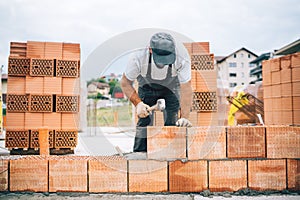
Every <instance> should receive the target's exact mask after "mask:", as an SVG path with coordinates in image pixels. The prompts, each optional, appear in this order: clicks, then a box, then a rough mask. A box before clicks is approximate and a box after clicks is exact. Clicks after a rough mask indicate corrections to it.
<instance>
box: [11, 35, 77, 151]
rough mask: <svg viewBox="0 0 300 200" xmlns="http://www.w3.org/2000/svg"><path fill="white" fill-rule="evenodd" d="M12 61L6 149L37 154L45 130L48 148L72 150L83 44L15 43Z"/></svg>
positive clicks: (73, 146)
mask: <svg viewBox="0 0 300 200" xmlns="http://www.w3.org/2000/svg"><path fill="white" fill-rule="evenodd" d="M8 60H9V61H8V84H7V126H6V147H7V148H9V149H15V148H19V149H23V150H28V149H35V150H37V149H38V148H39V143H38V136H39V133H38V130H39V129H40V128H42V127H47V128H48V129H49V144H50V148H56V149H62V148H69V149H74V148H75V147H76V145H77V134H78V130H79V95H80V92H79V88H80V87H79V71H80V45H79V44H75V43H58V42H36V41H27V42H25V43H20V42H11V44H10V56H9V59H8Z"/></svg>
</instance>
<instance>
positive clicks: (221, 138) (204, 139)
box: [187, 126, 226, 160]
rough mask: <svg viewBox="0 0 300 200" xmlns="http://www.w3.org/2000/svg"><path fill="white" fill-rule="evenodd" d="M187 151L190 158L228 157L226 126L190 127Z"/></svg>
mask: <svg viewBox="0 0 300 200" xmlns="http://www.w3.org/2000/svg"><path fill="white" fill-rule="evenodd" d="M187 152H188V158H189V160H198V159H220V158H226V132H225V127H218V126H201V127H193V128H188V143H187Z"/></svg>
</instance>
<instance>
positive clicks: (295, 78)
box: [292, 67, 300, 82]
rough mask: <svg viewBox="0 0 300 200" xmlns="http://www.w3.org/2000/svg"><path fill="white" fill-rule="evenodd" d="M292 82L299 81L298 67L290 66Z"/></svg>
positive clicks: (299, 71) (299, 72)
mask: <svg viewBox="0 0 300 200" xmlns="http://www.w3.org/2000/svg"><path fill="white" fill-rule="evenodd" d="M292 82H300V67H297V68H292Z"/></svg>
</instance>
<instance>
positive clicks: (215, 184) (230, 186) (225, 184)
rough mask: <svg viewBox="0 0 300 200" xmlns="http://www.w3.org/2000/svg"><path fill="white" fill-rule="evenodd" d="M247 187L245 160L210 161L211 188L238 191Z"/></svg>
mask: <svg viewBox="0 0 300 200" xmlns="http://www.w3.org/2000/svg"><path fill="white" fill-rule="evenodd" d="M244 188H247V167H246V161H245V160H220V161H209V190H210V191H212V192H220V191H238V190H241V189H244Z"/></svg>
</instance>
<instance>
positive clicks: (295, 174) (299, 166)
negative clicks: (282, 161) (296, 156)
mask: <svg viewBox="0 0 300 200" xmlns="http://www.w3.org/2000/svg"><path fill="white" fill-rule="evenodd" d="M287 172H288V179H287V181H288V190H296V191H299V190H300V160H292V159H288V160H287Z"/></svg>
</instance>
